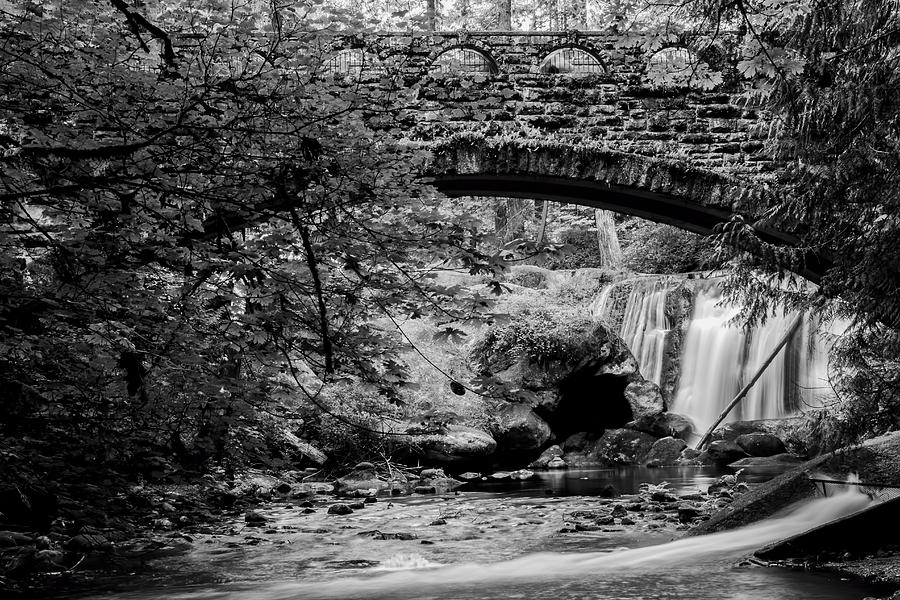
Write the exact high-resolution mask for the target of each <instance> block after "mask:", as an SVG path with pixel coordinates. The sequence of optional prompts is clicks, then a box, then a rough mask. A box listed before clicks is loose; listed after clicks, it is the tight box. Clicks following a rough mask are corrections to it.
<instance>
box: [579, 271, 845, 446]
mask: <svg viewBox="0 0 900 600" xmlns="http://www.w3.org/2000/svg"><path fill="white" fill-rule="evenodd" d="M697 285H698V290H697V292H696V296H695V298H694V304H693V308H692V314H691V316H690V320H689V322H688V326H687V329H686V331H685V335H684V339H683V343H682V347H681V355H680V366H679V376H678V384H677V386H676V390H675V394H674V398H673V400H672V403H671V406H670V409H671V410H672V411H674V412H678V413H681V414H684V415H687V416H689V417H691V418H692V419H693V420H694V424H695V430H696V431H698V432H702V431H704V430H705V429H706V428H707V427H708V426H709V425H711V424H712V423H713V421H714V420H715V418H716V417H717V416H718V415H719V413H720V412H721V411H722V409H723V408H724V407H725V406H726V405H727V404H728V402H729V401H730V400H731V399H732V398H733V397H734V396H735V395H736V394H737V393H738V391H740V389H741V388H742V387H743V385H744V384H745V382H747V381H749V380H750V379H751V378H752V377H753V375H754V374H755V373H756V370H757V369H758V368H759V366H760V365H761V364H762V363H763V362H764V361H765V360H766V358H767V357H768V356H769V354H770V353H771V351H772V349H774V347H775V346H776V345H777V344H778V342H779V341H780V340H781V337H782V336H783V335H784V332H785V331H787V329H788V328H789V327H790V326H791V324H792V323H793V321H794V319H795V317H796V314H795V313H789V314H786V315H785V314H773V315H771V316H770V317H769V319H767V321H766V323H764V324H763V325H759V326H757V327H754V328H753V329H751V330H750V331H749V332H748V331H745V330H744V329H742V328H741V327H740V326H739V325H737V324H734V323H733V322H732V321H733V320H735V317H737V316H738V315H739V313H740V310H741V308H740V307H739V306H734V305H727V304H724V303H723V302H722V292H721V288H720V286H719V284H718V282H716V281H715V280H711V281H707V282H704V283H698V284H697ZM677 286H678V282H677V281H675V280H672V279H666V278H654V279H647V280H639V281H636V282H635V283H634V285H633V286H632V289H631V292H630V294H629V297H628V301H627V304H626V307H625V312H624V316H623V319H622V326H621V329H620V332H619V333H620V335H621V337H622V339H623V340H624V341H625V342H626V343H627V344H628V346H629V348H630V349H631V351H632V353H633V354H634V356H635V358H636V359H637V361H638V364H639V366H640V371H641V375H643V376H644V378H645V379H648V380H650V381H653V382H655V383H657V384H661V383H662V377H663V375H662V374H663V370H664V368H665V365H664V357H665V355H664V350H665V344H666V339H667V336H668V335H669V334H670V332H671V330H672V327H673V324H672V323H670V322H669V320H668V319H667V317H666V312H665V307H666V298H667V296H668V294H669V293H670V292H671V291H672V290H674V289H675V288H676V287H677ZM612 289H613V286H608V287H607V288H606V289H604V290H603V292H602V293H601V295H600V296H599V297H598V298H597V300H596V301H595V303H594V305H593V306H592V307H591V312H592V314H593V315H594V317H595V318H606V317H607V315H608V312H609V310H610V307H609V306H608V305H609V299H610V297H611V296H610V291H611V290H612ZM601 303H602V304H601ZM801 318H802V323H801V326H800V329H799V330H798V332H797V333H796V334H795V335H794V337H793V339H792V340H791V342H790V343H789V344H788V346H787V347H786V348H785V349H784V350H782V351H781V352H779V354H778V356H777V357H776V358H775V360H773V361H772V363H771V364H770V365H769V367H768V368H767V369H766V371H765V373H764V374H763V376H762V377H761V378H760V380H759V381H758V382H757V383H756V384H755V385H754V386H753V388H751V390H750V393H749V394H748V395H747V397H746V398H745V399H744V401H743V402H741V404H739V405H738V407H737V408H736V409H735V410H734V411H732V413H731V414H730V415H729V417H728V418H727V419H726V422H730V421H736V420H756V419H774V418H779V417H784V416H787V415H790V414H793V413H795V412H797V411H798V410H800V409H802V408H804V407H815V406H821V404H822V398H823V397H824V396H828V395H830V388H829V386H828V381H827V350H828V343H827V340H826V339H825V336H823V335H821V332H820V327H818V324H817V322H816V320H815V319H814V318H812V317H810V316H809V315H803V316H802V317H801ZM839 327H840V324H838V325H837V326H836V327H833V328H832V329H839ZM834 332H835V331H830V332H829V333H834Z"/></svg>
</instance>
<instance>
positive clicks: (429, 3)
mask: <svg viewBox="0 0 900 600" xmlns="http://www.w3.org/2000/svg"><path fill="white" fill-rule="evenodd" d="M438 1H439V0H425V28H426V29H428V31H435V30H437V21H438Z"/></svg>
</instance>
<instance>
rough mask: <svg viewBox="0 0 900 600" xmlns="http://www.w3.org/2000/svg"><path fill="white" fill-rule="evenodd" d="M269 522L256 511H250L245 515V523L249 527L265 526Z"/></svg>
mask: <svg viewBox="0 0 900 600" xmlns="http://www.w3.org/2000/svg"><path fill="white" fill-rule="evenodd" d="M268 520H269V519H267V518H266V517H265V516H264V515H263V514H262V513H260V512H258V511H255V510H248V511H247V514H245V515H244V521H246V523H247V524H248V525H263V524H264V523H266V522H268Z"/></svg>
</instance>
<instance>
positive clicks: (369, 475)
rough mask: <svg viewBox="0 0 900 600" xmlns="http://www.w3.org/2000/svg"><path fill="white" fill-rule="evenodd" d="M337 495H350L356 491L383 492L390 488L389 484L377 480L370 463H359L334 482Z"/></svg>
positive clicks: (373, 467) (376, 474)
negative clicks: (371, 490) (370, 490)
mask: <svg viewBox="0 0 900 600" xmlns="http://www.w3.org/2000/svg"><path fill="white" fill-rule="evenodd" d="M335 487H336V489H337V492H338V493H339V494H348V493H352V492H353V491H354V490H358V489H365V490H368V489H375V490H383V489H387V488H388V487H390V483H389V482H387V481H384V480H382V479H379V478H378V473H376V471H375V465H373V464H372V463H370V462H361V463H359V464H357V465H356V466H355V467H353V470H352V471H350V472H349V473H347V474H346V475H344V476H343V477H341V478H339V479H338V480H337V481H336V482H335Z"/></svg>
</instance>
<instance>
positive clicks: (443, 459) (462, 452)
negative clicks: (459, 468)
mask: <svg viewBox="0 0 900 600" xmlns="http://www.w3.org/2000/svg"><path fill="white" fill-rule="evenodd" d="M410 441H411V442H412V443H413V444H414V445H415V446H416V447H417V448H418V449H419V450H420V451H421V453H422V455H423V458H424V459H425V460H427V461H430V462H434V463H438V464H454V463H470V462H479V461H482V460H484V459H486V458H488V457H489V456H491V455H492V454H493V453H494V451H495V450H496V449H497V442H496V441H495V440H494V438H492V437H491V434H489V433H488V432H486V431H483V430H481V429H475V428H474V427H463V426H460V425H450V426H448V427H447V428H446V431H444V432H443V433H432V434H423V435H418V436H413V438H412V439H411V440H410Z"/></svg>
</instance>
